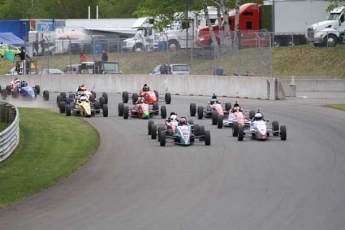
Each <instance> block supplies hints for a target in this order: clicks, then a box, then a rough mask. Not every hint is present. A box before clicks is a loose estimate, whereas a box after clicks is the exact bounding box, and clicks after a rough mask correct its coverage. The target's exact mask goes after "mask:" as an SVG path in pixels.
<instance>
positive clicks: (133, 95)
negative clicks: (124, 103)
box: [132, 93, 138, 105]
mask: <svg viewBox="0 0 345 230" xmlns="http://www.w3.org/2000/svg"><path fill="white" fill-rule="evenodd" d="M137 100H138V94H137V93H133V94H132V103H133V105H134V104H135V103H136V102H137Z"/></svg>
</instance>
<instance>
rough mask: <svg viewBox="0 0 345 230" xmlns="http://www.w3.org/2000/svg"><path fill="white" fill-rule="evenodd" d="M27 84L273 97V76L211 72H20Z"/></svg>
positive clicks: (5, 82) (67, 89) (52, 88)
mask: <svg viewBox="0 0 345 230" xmlns="http://www.w3.org/2000/svg"><path fill="white" fill-rule="evenodd" d="M14 77H15V76H3V77H1V78H0V79H1V80H0V84H1V85H2V87H5V86H6V85H8V84H9V82H10V81H11V80H13V78H14ZM19 77H20V78H22V80H25V81H26V82H28V84H29V85H31V86H34V85H40V88H41V91H43V90H49V91H50V92H54V91H57V92H61V91H65V92H74V91H75V90H76V88H77V87H78V86H79V85H80V84H81V83H84V84H86V86H87V87H88V89H89V90H95V91H96V92H107V93H118V92H122V91H128V92H137V91H138V89H139V88H141V87H143V85H144V84H145V83H147V84H148V85H149V86H150V87H151V89H155V90H157V91H158V92H159V93H165V92H170V93H171V94H180V95H208V96H209V95H212V94H213V93H216V94H217V95H219V96H227V97H239V98H255V99H257V98H259V99H267V100H276V99H277V98H276V97H277V96H276V90H275V87H276V84H274V82H275V78H266V77H243V76H214V75H209V76H208V75H207V76H203V75H184V76H183V75H181V76H176V75H174V76H173V75H93V74H90V75H89V74H87V75H84V74H71V75H69V74H68V75H67V74H66V75H25V76H23V75H21V76H19Z"/></svg>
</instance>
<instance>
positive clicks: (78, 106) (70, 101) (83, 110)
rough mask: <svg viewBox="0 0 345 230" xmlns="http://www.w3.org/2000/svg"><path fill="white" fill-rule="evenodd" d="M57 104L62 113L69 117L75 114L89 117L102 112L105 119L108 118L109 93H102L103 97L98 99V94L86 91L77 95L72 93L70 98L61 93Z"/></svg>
mask: <svg viewBox="0 0 345 230" xmlns="http://www.w3.org/2000/svg"><path fill="white" fill-rule="evenodd" d="M84 97H86V100H84ZM81 98H83V101H81V100H80V99H81ZM85 102H86V103H85ZM56 103H57V106H58V108H59V110H60V113H66V115H67V116H70V115H71V114H73V115H81V116H86V117H89V116H94V115H96V114H100V113H101V112H102V114H103V117H107V116H108V95H107V93H102V96H101V97H100V98H99V99H97V98H96V92H90V91H85V92H83V93H80V94H77V95H76V94H73V93H71V94H69V95H68V97H67V95H66V93H65V92H61V93H60V94H59V95H58V96H57V99H56ZM88 107H90V109H88ZM88 111H89V112H88Z"/></svg>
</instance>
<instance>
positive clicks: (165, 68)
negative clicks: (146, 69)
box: [160, 62, 168, 74]
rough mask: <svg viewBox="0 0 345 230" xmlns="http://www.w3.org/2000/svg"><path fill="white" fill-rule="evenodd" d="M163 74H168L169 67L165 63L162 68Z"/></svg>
mask: <svg viewBox="0 0 345 230" xmlns="http://www.w3.org/2000/svg"><path fill="white" fill-rule="evenodd" d="M160 72H161V74H168V66H167V65H166V64H165V63H164V62H163V64H162V65H161V67H160Z"/></svg>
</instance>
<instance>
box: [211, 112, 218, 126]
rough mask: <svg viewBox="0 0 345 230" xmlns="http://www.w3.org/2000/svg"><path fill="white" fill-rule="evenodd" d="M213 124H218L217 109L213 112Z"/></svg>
mask: <svg viewBox="0 0 345 230" xmlns="http://www.w3.org/2000/svg"><path fill="white" fill-rule="evenodd" d="M211 119H212V125H216V124H218V113H217V112H216V111H213V112H212V117H211Z"/></svg>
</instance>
